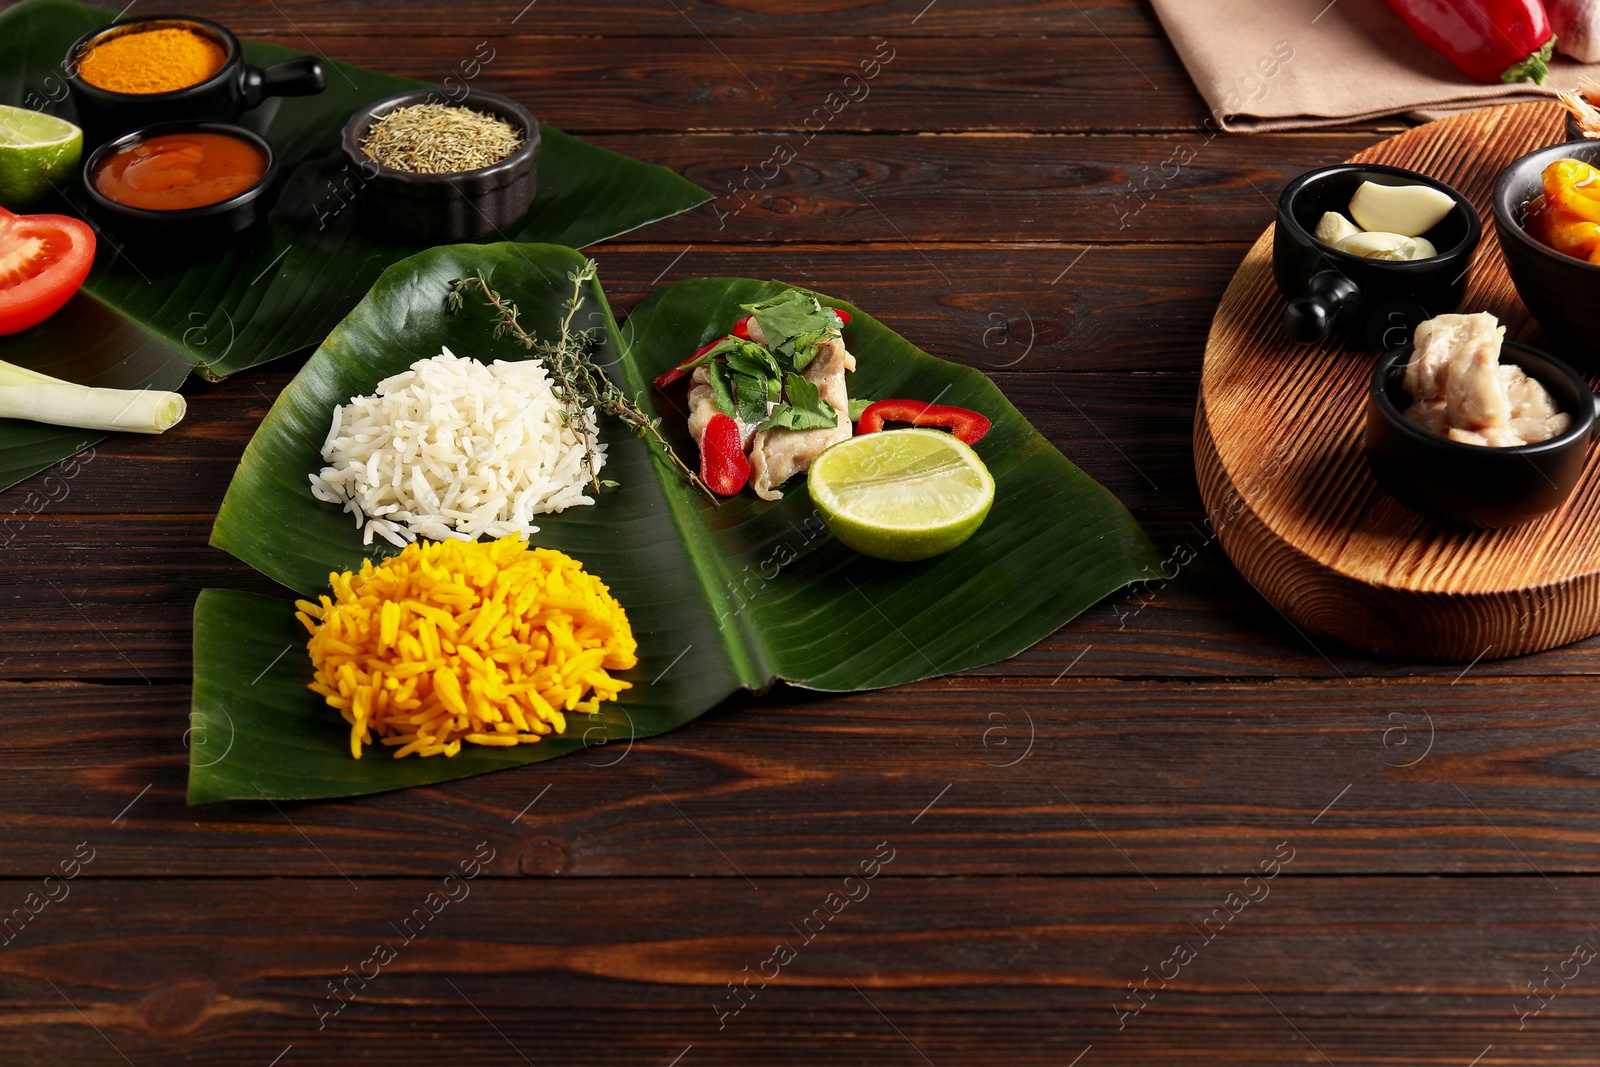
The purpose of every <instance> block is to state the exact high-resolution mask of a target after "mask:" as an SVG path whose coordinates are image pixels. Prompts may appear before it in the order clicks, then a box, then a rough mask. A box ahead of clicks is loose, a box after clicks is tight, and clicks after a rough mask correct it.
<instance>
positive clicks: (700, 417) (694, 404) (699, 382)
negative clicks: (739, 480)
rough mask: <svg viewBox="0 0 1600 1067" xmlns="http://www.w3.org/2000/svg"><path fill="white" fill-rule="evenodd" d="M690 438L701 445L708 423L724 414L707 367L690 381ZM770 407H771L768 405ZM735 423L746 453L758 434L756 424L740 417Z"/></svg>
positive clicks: (734, 417) (698, 370)
mask: <svg viewBox="0 0 1600 1067" xmlns="http://www.w3.org/2000/svg"><path fill="white" fill-rule="evenodd" d="M689 381H690V383H691V384H690V386H689V436H690V437H693V438H694V443H695V444H699V443H700V435H701V434H703V433H705V432H706V423H708V422H710V421H711V418H712V416H714V415H720V414H722V411H721V409H719V408H718V407H717V394H716V393H714V392H712V389H711V372H710V371H709V370H707V369H706V368H705V367H696V368H695V369H694V376H693V377H692V378H690V379H689ZM768 406H769V407H770V406H771V405H768ZM733 421H734V422H735V423H737V424H738V426H739V441H740V442H741V443H742V444H743V445H744V448H745V450H746V451H748V450H749V448H750V437H751V435H752V434H754V433H755V432H756V424H755V423H753V422H745V421H744V420H743V419H741V418H740V417H739V416H737V415H735V416H733Z"/></svg>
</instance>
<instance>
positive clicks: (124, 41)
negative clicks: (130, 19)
mask: <svg viewBox="0 0 1600 1067" xmlns="http://www.w3.org/2000/svg"><path fill="white" fill-rule="evenodd" d="M227 58H228V56H227V53H226V52H224V51H223V49H222V46H221V45H219V44H217V42H215V41H213V40H212V39H211V38H210V37H207V36H204V35H202V34H199V33H196V32H195V31H194V30H191V29H187V28H184V27H162V28H160V29H152V30H141V31H138V32H135V33H124V34H118V35H116V36H113V37H108V38H105V39H103V40H101V41H99V42H97V43H96V44H94V45H92V46H91V47H90V48H89V50H88V51H87V52H85V53H84V54H83V56H82V57H81V58H80V59H79V60H78V76H79V77H81V78H82V79H83V80H84V81H86V82H88V83H89V84H90V85H93V86H95V87H96V88H99V89H106V90H108V91H110V92H113V93H135V94H139V95H147V94H150V93H170V92H173V91H175V90H177V89H187V88H188V87H189V86H191V85H198V84H200V83H201V82H203V81H205V80H206V79H207V78H209V77H211V76H212V75H213V74H215V73H216V72H217V71H219V70H221V69H222V65H223V63H225V62H227Z"/></svg>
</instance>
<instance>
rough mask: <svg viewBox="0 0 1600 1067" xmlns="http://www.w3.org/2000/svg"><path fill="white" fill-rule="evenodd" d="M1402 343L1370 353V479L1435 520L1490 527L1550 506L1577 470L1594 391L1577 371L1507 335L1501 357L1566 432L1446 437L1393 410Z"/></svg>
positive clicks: (1399, 407)
mask: <svg viewBox="0 0 1600 1067" xmlns="http://www.w3.org/2000/svg"><path fill="white" fill-rule="evenodd" d="M1410 358H1411V345H1409V344H1407V345H1405V346H1404V347H1402V348H1398V349H1396V350H1395V351H1393V352H1390V353H1388V354H1387V355H1384V356H1382V357H1380V358H1379V359H1378V364H1377V366H1376V367H1374V368H1373V371H1372V381H1371V384H1370V385H1369V387H1368V391H1367V460H1368V462H1369V463H1371V464H1372V473H1373V474H1374V475H1376V476H1377V479H1378V482H1379V484H1380V485H1382V486H1383V487H1384V488H1385V489H1387V490H1388V491H1389V492H1390V493H1392V494H1393V495H1394V496H1395V497H1396V498H1397V499H1398V500H1399V501H1400V502H1401V503H1403V504H1405V505H1406V506H1407V507H1410V508H1412V509H1414V510H1416V511H1420V512H1423V513H1425V514H1429V515H1434V516H1437V517H1439V518H1442V519H1448V520H1450V521H1452V522H1457V523H1460V524H1462V525H1464V526H1476V527H1481V528H1487V529H1495V528H1499V527H1503V526H1516V525H1518V524H1519V523H1524V522H1527V521H1529V520H1530V519H1536V518H1538V517H1539V516H1540V515H1543V514H1544V513H1545V512H1547V511H1551V510H1553V509H1555V508H1556V507H1558V506H1559V505H1560V504H1561V502H1562V501H1563V500H1565V499H1566V498H1567V497H1568V496H1569V495H1570V494H1571V493H1572V490H1573V488H1574V487H1575V486H1576V485H1577V484H1578V479H1579V477H1581V476H1582V474H1583V465H1584V459H1585V455H1586V453H1587V452H1588V448H1589V439H1590V437H1591V435H1592V434H1593V432H1594V426H1595V418H1596V413H1597V408H1600V397H1596V396H1595V395H1594V393H1592V392H1591V391H1590V390H1589V386H1588V383H1586V382H1585V381H1584V380H1583V379H1582V378H1581V377H1579V375H1578V372H1577V371H1575V370H1573V369H1572V368H1571V367H1569V366H1568V365H1567V364H1565V363H1563V362H1561V361H1560V360H1558V359H1556V358H1554V357H1553V356H1549V355H1546V354H1545V353H1543V352H1540V351H1539V350H1538V349H1536V348H1529V347H1528V346H1527V345H1521V344H1517V343H1515V342H1511V341H1508V342H1506V344H1505V347H1504V349H1503V350H1502V352H1501V360H1502V361H1503V362H1506V363H1514V364H1516V365H1517V366H1519V367H1521V368H1522V370H1523V372H1524V373H1525V374H1527V375H1528V376H1529V377H1530V378H1534V379H1536V380H1537V381H1538V382H1539V383H1540V384H1541V385H1543V386H1544V387H1545V388H1546V389H1548V390H1550V395H1551V397H1553V398H1554V399H1555V402H1556V406H1557V407H1559V408H1560V409H1561V410H1562V411H1564V412H1566V413H1567V414H1569V415H1571V416H1572V425H1571V426H1569V427H1568V428H1567V432H1566V433H1563V434H1560V435H1558V436H1556V437H1552V438H1551V439H1550V440H1548V441H1541V442H1539V443H1538V444H1536V445H1523V446H1522V447H1521V448H1490V447H1487V446H1484V445H1469V444H1463V443H1461V442H1459V441H1452V440H1450V439H1449V438H1447V437H1441V436H1439V435H1438V434H1433V433H1429V432H1427V431H1426V430H1424V429H1422V428H1420V427H1417V426H1413V425H1412V424H1411V423H1409V422H1407V421H1406V420H1405V417H1404V416H1403V415H1402V414H1401V412H1402V411H1404V410H1405V409H1406V408H1407V407H1409V406H1410V405H1411V396H1410V394H1408V393H1407V392H1406V391H1405V387H1404V385H1403V384H1402V381H1403V379H1404V377H1405V369H1406V361H1407V360H1409V359H1410Z"/></svg>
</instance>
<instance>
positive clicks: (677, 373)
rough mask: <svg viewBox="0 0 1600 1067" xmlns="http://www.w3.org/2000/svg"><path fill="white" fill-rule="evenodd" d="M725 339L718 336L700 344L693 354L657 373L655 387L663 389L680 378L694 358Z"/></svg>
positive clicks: (686, 371)
mask: <svg viewBox="0 0 1600 1067" xmlns="http://www.w3.org/2000/svg"><path fill="white" fill-rule="evenodd" d="M726 340H727V338H726V337H719V338H717V339H716V340H715V341H712V342H711V343H710V344H708V345H704V346H702V347H701V348H700V349H699V350H698V351H696V352H695V354H694V355H692V356H690V357H689V358H688V359H686V360H684V361H683V362H682V363H679V364H678V365H677V366H676V367H673V368H672V369H671V370H669V371H665V372H664V373H662V374H661V375H659V376H658V377H657V378H656V380H655V387H656V388H657V389H665V388H666V387H667V386H669V385H671V384H672V383H673V382H675V381H677V380H678V379H679V378H682V377H683V376H684V375H685V374H688V373H689V364H691V363H693V362H694V361H695V360H697V359H699V358H700V357H701V356H703V355H705V354H706V353H707V352H709V351H711V350H712V349H713V348H715V347H717V346H718V345H720V344H721V343H722V342H724V341H726Z"/></svg>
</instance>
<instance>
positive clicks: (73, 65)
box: [67, 15, 244, 102]
mask: <svg viewBox="0 0 1600 1067" xmlns="http://www.w3.org/2000/svg"><path fill="white" fill-rule="evenodd" d="M141 22H187V23H190V24H192V25H196V26H200V27H203V28H204V29H206V30H208V31H209V32H211V33H213V34H215V35H216V36H217V37H220V38H221V39H222V43H223V44H225V45H227V48H228V54H227V55H226V56H225V57H223V60H222V66H220V67H218V68H217V72H216V73H215V74H213V75H211V77H209V78H207V79H206V80H205V81H199V82H195V83H194V84H193V85H185V86H184V87H183V88H182V89H168V90H167V91H166V92H164V93H119V92H117V91H116V90H115V89H102V88H100V86H98V85H91V84H90V83H88V82H86V81H84V80H83V78H81V77H79V75H78V56H79V54H80V53H81V52H82V51H83V48H84V46H85V45H87V44H88V43H89V42H90V41H92V40H94V39H95V38H96V37H99V36H101V35H103V34H107V33H110V32H111V31H112V30H118V31H123V30H126V29H127V27H129V26H137V25H139V24H140V23H141ZM235 60H238V62H240V63H242V62H244V47H243V46H242V45H241V44H240V43H239V38H238V37H236V36H235V35H234V33H233V31H232V30H230V29H228V28H227V27H226V26H224V25H222V24H221V23H218V22H212V21H211V20H210V19H203V18H201V17H200V16H199V15H140V16H139V17H137V18H131V19H127V20H122V21H117V22H108V23H106V24H105V25H104V26H101V27H100V28H99V29H94V30H90V31H89V32H88V33H86V34H84V35H83V36H82V37H79V38H78V39H77V40H76V41H73V42H72V44H71V45H70V46H68V48H67V69H68V70H69V71H71V73H70V74H68V75H67V81H68V82H70V83H71V84H72V85H73V86H74V87H75V88H77V89H78V90H80V91H82V92H85V93H89V94H91V95H95V94H98V95H100V96H104V97H105V98H107V99H108V100H116V101H126V100H153V101H158V102H165V101H168V100H176V99H178V98H179V97H181V96H183V95H184V94H185V93H196V94H197V95H198V93H199V92H200V91H203V90H207V89H211V88H213V87H215V86H217V85H220V84H221V83H222V82H224V81H225V80H227V78H228V75H229V74H230V73H231V72H232V70H233V69H234V67H235V66H236V64H235V62H234V61H235Z"/></svg>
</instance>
